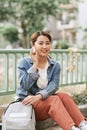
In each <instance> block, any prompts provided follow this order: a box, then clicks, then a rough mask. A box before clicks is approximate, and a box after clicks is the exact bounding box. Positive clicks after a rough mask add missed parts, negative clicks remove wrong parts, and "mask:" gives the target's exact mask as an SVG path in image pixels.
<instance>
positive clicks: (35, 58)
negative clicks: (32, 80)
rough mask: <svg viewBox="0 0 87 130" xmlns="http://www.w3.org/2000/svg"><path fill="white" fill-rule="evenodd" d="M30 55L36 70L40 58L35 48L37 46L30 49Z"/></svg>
mask: <svg viewBox="0 0 87 130" xmlns="http://www.w3.org/2000/svg"><path fill="white" fill-rule="evenodd" d="M30 57H31V59H32V61H33V67H34V69H35V70H37V66H38V59H37V53H36V50H35V47H32V48H31V50H30Z"/></svg>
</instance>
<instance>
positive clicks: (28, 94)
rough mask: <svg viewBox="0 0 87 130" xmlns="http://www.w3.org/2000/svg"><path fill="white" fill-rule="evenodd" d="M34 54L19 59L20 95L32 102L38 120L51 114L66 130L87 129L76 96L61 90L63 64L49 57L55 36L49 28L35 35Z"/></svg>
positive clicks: (32, 50) (32, 39)
mask: <svg viewBox="0 0 87 130" xmlns="http://www.w3.org/2000/svg"><path fill="white" fill-rule="evenodd" d="M30 41H31V46H32V48H31V51H30V57H27V58H26V57H25V58H23V59H21V60H20V61H19V63H18V66H17V68H18V78H19V87H18V89H17V96H18V98H20V99H22V103H24V104H25V105H28V104H32V105H33V108H34V110H35V116H36V120H45V119H47V118H49V117H51V118H52V119H53V120H54V121H56V122H57V123H58V125H60V126H61V127H62V128H63V129H64V130H87V122H86V121H85V117H84V116H83V115H82V113H81V112H80V110H79V109H78V107H77V105H76V104H75V103H74V101H73V100H72V98H71V97H70V96H69V95H67V94H66V93H60V92H57V93H56V91H57V90H58V85H59V77H60V65H59V63H58V62H57V61H54V60H53V59H51V58H50V57H49V52H50V49H51V42H52V38H51V35H50V34H49V33H48V32H43V31H42V32H35V33H34V34H32V36H31V39H30Z"/></svg>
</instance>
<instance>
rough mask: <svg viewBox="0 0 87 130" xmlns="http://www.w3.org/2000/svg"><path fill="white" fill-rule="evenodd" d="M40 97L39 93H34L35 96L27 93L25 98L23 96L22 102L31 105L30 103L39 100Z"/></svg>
mask: <svg viewBox="0 0 87 130" xmlns="http://www.w3.org/2000/svg"><path fill="white" fill-rule="evenodd" d="M41 99H42V96H41V94H38V95H35V96H33V95H29V96H27V97H26V98H24V100H23V101H22V103H23V104H25V105H31V104H33V103H35V102H36V101H38V100H41Z"/></svg>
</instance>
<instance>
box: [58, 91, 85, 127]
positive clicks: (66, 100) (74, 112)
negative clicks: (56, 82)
mask: <svg viewBox="0 0 87 130" xmlns="http://www.w3.org/2000/svg"><path fill="white" fill-rule="evenodd" d="M56 95H57V96H58V97H59V98H60V99H61V101H62V103H63V105H64V107H65V108H66V110H67V111H68V113H69V114H70V116H71V117H72V119H73V120H74V122H75V123H76V125H79V124H80V122H81V121H82V120H84V119H85V117H84V116H83V115H82V113H81V112H80V110H79V108H78V106H77V105H76V104H75V102H74V101H73V99H72V98H71V97H70V96H69V95H68V94H66V93H61V92H59V93H57V94H56Z"/></svg>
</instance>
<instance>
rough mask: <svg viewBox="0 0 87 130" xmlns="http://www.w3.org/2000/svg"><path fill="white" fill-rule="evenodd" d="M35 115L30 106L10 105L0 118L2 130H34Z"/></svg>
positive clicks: (16, 103)
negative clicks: (0, 119)
mask: <svg viewBox="0 0 87 130" xmlns="http://www.w3.org/2000/svg"><path fill="white" fill-rule="evenodd" d="M35 124H36V122H35V115H34V109H33V108H32V105H29V106H27V105H24V104H23V103H22V102H13V103H11V104H10V105H9V106H8V107H7V109H6V111H5V113H4V114H3V116H2V130H35Z"/></svg>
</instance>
